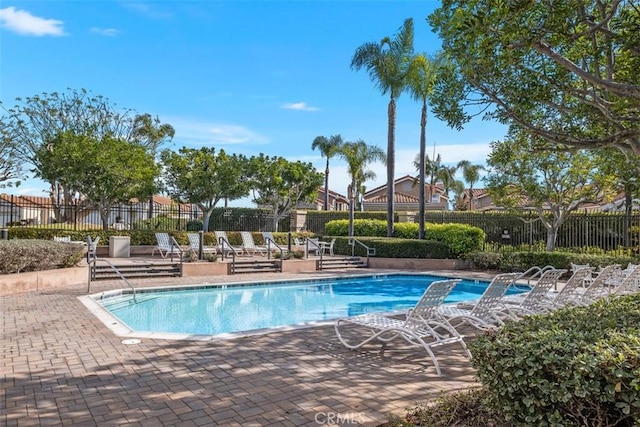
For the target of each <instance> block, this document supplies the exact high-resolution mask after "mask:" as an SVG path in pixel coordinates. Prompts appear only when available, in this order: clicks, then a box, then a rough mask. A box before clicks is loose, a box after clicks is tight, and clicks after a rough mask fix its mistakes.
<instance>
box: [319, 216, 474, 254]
mask: <svg viewBox="0 0 640 427" xmlns="http://www.w3.org/2000/svg"><path fill="white" fill-rule="evenodd" d="M325 229H326V231H327V234H329V235H331V236H346V235H347V234H348V229H349V221H348V220H335V221H329V222H328V223H327V224H326V225H325ZM353 231H354V236H355V237H356V238H357V239H358V240H361V238H362V236H368V237H384V236H386V235H387V223H386V222H385V221H381V220H376V219H357V220H354V222H353ZM394 231H395V237H396V238H399V239H409V240H408V242H409V243H408V244H409V245H414V244H416V242H417V241H419V240H415V239H417V238H418V224H416V223H396V224H394ZM484 238H485V235H484V232H483V231H482V230H481V229H480V228H478V227H473V226H471V225H467V224H426V225H425V240H427V241H434V242H440V243H443V244H445V245H446V246H447V247H448V248H449V251H450V257H451V258H458V257H461V256H463V255H466V254H468V253H470V252H473V251H478V250H480V249H482V244H483V242H484ZM380 256H381V255H380ZM410 258H420V257H415V256H412V257H410Z"/></svg>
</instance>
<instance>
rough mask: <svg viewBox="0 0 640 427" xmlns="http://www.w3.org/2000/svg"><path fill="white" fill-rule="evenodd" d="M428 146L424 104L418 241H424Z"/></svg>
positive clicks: (424, 104)
mask: <svg viewBox="0 0 640 427" xmlns="http://www.w3.org/2000/svg"><path fill="white" fill-rule="evenodd" d="M426 145H427V103H426V102H424V103H423V104H422V117H421V119H420V171H419V177H420V179H419V181H420V189H419V190H420V192H419V197H418V198H419V200H420V209H419V211H418V239H420V240H423V239H424V203H425V199H424V186H425V177H424V156H425V151H426Z"/></svg>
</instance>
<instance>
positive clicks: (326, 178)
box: [324, 157, 329, 211]
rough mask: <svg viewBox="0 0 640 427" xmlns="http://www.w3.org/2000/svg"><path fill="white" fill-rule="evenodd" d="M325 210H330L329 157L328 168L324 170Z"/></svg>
mask: <svg viewBox="0 0 640 427" xmlns="http://www.w3.org/2000/svg"><path fill="white" fill-rule="evenodd" d="M324 210H325V211H328V210H329V157H327V167H326V168H325V170H324Z"/></svg>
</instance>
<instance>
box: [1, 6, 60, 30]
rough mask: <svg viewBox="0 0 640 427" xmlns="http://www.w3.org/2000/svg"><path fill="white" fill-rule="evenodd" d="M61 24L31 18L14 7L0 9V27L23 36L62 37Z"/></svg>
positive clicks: (31, 16)
mask: <svg viewBox="0 0 640 427" xmlns="http://www.w3.org/2000/svg"><path fill="white" fill-rule="evenodd" d="M62 25H63V22H62V21H58V20H56V19H44V18H40V17H38V16H33V15H31V14H30V13H29V12H26V11H24V10H16V8H15V7H7V8H4V9H0V26H1V27H2V28H6V29H7V30H9V31H13V32H14V33H17V34H21V35H25V36H38V37H40V36H64V35H65V33H64V28H63V27H62Z"/></svg>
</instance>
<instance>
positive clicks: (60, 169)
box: [37, 131, 159, 230]
mask: <svg viewBox="0 0 640 427" xmlns="http://www.w3.org/2000/svg"><path fill="white" fill-rule="evenodd" d="M37 157H38V158H39V159H40V160H41V162H42V167H41V169H40V173H41V174H42V177H43V178H44V179H47V180H50V181H51V180H55V181H57V182H59V183H60V185H62V186H64V187H65V188H66V189H68V191H69V192H73V193H78V194H81V195H82V197H81V199H82V200H83V202H84V205H85V206H86V207H94V208H96V209H98V211H99V212H100V218H101V220H102V225H103V228H104V229H105V230H107V229H108V228H109V219H110V217H111V215H110V214H111V210H112V208H113V207H114V206H115V205H117V204H120V203H123V202H128V201H130V200H131V199H132V198H142V197H148V196H149V194H150V193H151V192H152V191H153V188H154V179H155V178H156V176H157V175H158V173H159V169H158V167H157V166H156V164H155V163H154V161H153V156H152V155H151V154H150V153H149V151H148V150H147V149H146V148H145V147H143V146H141V145H139V144H135V143H131V142H129V141H125V140H122V139H118V138H114V137H111V136H108V135H105V136H103V137H102V138H101V139H94V138H91V137H87V136H78V135H77V134H75V133H74V132H72V131H69V132H66V133H62V134H60V135H58V136H57V137H56V138H55V139H54V140H52V146H51V148H46V147H43V148H42V149H41V151H40V152H39V153H37Z"/></svg>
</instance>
